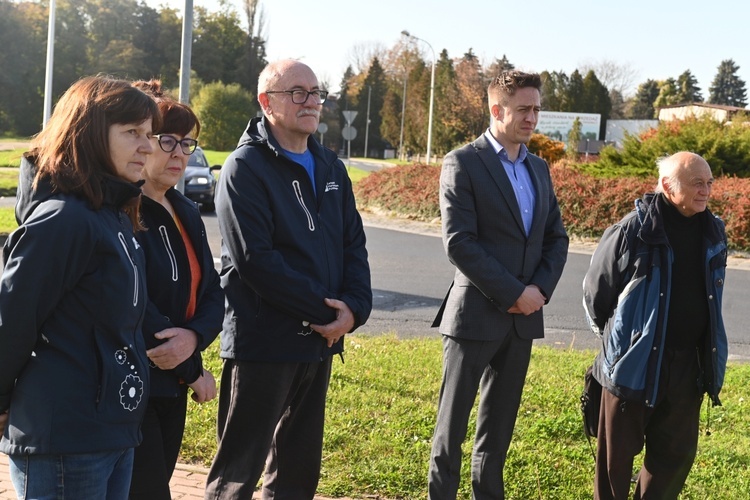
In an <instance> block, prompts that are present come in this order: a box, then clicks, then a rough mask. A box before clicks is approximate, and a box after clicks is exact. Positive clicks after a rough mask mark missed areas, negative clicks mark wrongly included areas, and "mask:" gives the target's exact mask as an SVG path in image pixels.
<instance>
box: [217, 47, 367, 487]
mask: <svg viewBox="0 0 750 500" xmlns="http://www.w3.org/2000/svg"><path fill="white" fill-rule="evenodd" d="M327 94H328V93H327V92H326V91H325V90H323V89H322V88H320V86H319V84H318V79H317V78H316V76H315V74H314V73H313V71H312V70H311V69H310V68H309V67H308V66H306V65H304V64H302V63H300V62H299V61H294V60H282V61H278V62H274V63H271V64H269V65H268V66H267V67H266V68H265V69H264V70H263V71H262V73H261V75H260V78H259V80H258V102H259V103H260V106H261V109H262V110H263V117H262V118H253V119H252V120H251V121H250V123H249V125H248V127H247V130H246V131H245V133H244V135H243V136H242V138H241V139H240V143H239V146H238V147H237V149H236V150H235V151H234V152H233V153H232V154H231V155H230V156H229V157H228V158H227V160H226V162H225V163H224V166H223V168H222V172H221V177H220V179H219V184H218V187H217V194H216V211H217V216H218V220H219V228H220V230H221V235H222V252H221V260H222V270H221V280H222V286H223V287H224V291H225V293H226V300H227V309H226V315H225V319H224V330H223V332H222V334H221V356H222V358H223V359H224V371H223V375H222V380H221V392H220V395H219V416H218V435H219V446H218V450H217V454H216V457H215V458H214V461H213V464H212V466H211V470H210V472H209V476H208V479H207V486H206V498H207V499H209V498H221V499H227V498H242V499H246V498H250V497H251V496H252V492H253V490H254V489H255V486H256V483H257V481H258V479H259V477H260V475H261V473H262V472H263V470H264V466H265V475H264V480H263V492H262V495H263V498H277V499H278V498H290V499H306V498H308V499H312V498H313V496H314V495H315V490H316V488H317V484H318V479H319V475H320V463H321V454H322V444H323V421H324V413H325V399H326V392H327V390H328V381H329V377H330V374H331V358H332V356H333V355H335V354H341V353H342V351H343V337H344V335H345V334H346V333H348V332H352V331H353V330H354V329H356V328H357V327H358V326H360V325H362V324H364V322H365V321H366V320H367V318H368V316H369V314H370V310H371V309H372V291H371V288H370V268H369V265H368V262H367V251H366V249H365V233H364V230H363V227H362V220H361V218H360V216H359V213H358V212H357V209H356V206H355V202H354V195H353V193H352V184H351V181H350V180H349V177H348V175H347V173H346V168H345V166H344V164H343V163H342V162H341V160H339V159H338V158H337V157H336V155H335V154H334V153H333V152H332V151H329V150H327V149H325V148H324V147H322V146H321V145H320V144H319V143H318V142H316V140H315V138H314V133H315V131H316V130H317V127H318V122H319V118H320V111H321V108H322V104H323V102H324V101H325V99H326V96H327Z"/></svg>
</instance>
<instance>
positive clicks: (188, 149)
mask: <svg viewBox="0 0 750 500" xmlns="http://www.w3.org/2000/svg"><path fill="white" fill-rule="evenodd" d="M154 137H155V138H156V140H157V141H159V147H160V148H161V150H162V151H164V152H165V153H171V152H172V151H174V150H175V149H177V144H179V145H180V149H181V150H182V152H183V153H184V154H186V155H191V154H193V151H195V148H197V147H198V141H197V140H196V139H182V140H181V141H180V140H178V139H177V137H175V136H173V135H169V134H156V135H154Z"/></svg>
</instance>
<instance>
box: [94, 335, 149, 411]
mask: <svg viewBox="0 0 750 500" xmlns="http://www.w3.org/2000/svg"><path fill="white" fill-rule="evenodd" d="M108 335H109V336H111V333H109V332H105V331H102V330H100V329H98V328H97V329H96V331H95V333H94V339H95V342H96V357H97V364H98V368H99V387H98V390H97V397H96V408H97V411H98V412H99V413H100V414H101V415H102V416H103V417H104V418H105V419H106V420H107V421H109V422H112V423H124V422H130V421H133V419H134V418H138V419H139V418H140V416H141V414H142V413H143V410H145V407H146V399H147V397H148V394H147V390H148V387H147V384H148V378H147V375H146V374H147V373H148V372H147V370H148V368H147V366H146V364H145V360H144V359H143V358H144V357H145V354H139V353H138V352H136V350H135V347H134V346H132V345H123V344H122V343H119V344H118V343H116V342H109V341H108V338H107V337H108ZM113 340H114V339H113Z"/></svg>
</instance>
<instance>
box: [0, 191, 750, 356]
mask: <svg viewBox="0 0 750 500" xmlns="http://www.w3.org/2000/svg"><path fill="white" fill-rule="evenodd" d="M14 201H15V200H14V199H13V198H9V199H1V198H0V206H2V205H8V206H12V205H13V203H14ZM203 220H204V222H205V224H206V233H207V235H208V238H209V243H210V245H211V251H212V252H213V254H214V257H215V260H216V262H217V266H218V257H219V255H220V254H221V236H220V234H219V228H218V223H217V221H216V215H215V214H213V213H210V214H209V213H204V214H203ZM365 220H366V227H365V231H366V233H367V238H368V243H367V247H368V251H369V260H370V266H371V268H372V285H373V294H374V301H373V302H374V308H373V312H372V314H371V316H370V320H369V321H368V322H367V324H366V325H364V326H363V327H361V328H360V329H359V330H357V331H358V332H359V333H368V334H381V333H383V332H395V333H396V334H397V335H399V336H400V337H414V336H425V335H426V336H431V335H434V336H436V335H438V333H437V330H436V329H434V328H430V323H431V322H432V319H433V318H434V317H435V313H436V312H437V310H438V307H439V306H440V302H441V301H442V299H443V297H444V295H445V292H446V291H447V289H448V286H449V285H450V283H451V280H452V279H453V268H452V266H451V265H450V263H449V262H448V260H447V258H446V257H445V254H444V252H443V248H442V243H441V241H440V238H438V237H436V236H435V235H425V234H415V233H413V232H411V229H408V230H391V229H386V228H384V227H383V226H380V227H376V226H377V224H375V225H372V224H370V223H368V222H367V217H365ZM389 226H390V225H389ZM433 232H434V231H433ZM589 253H590V250H589V251H586V250H583V251H578V252H571V253H570V255H569V257H568V262H567V264H566V266H565V270H564V272H563V275H562V278H561V280H560V284H559V285H558V287H557V290H556V291H555V294H554V296H553V297H552V301H551V302H550V304H549V305H547V306H545V308H544V315H545V326H546V333H545V337H546V338H545V339H544V340H543V341H538V343H544V344H551V345H556V346H559V347H572V348H588V349H596V348H598V345H597V341H596V338H595V337H594V336H593V335H592V334H591V333H589V330H588V326H587V324H586V321H585V318H584V316H583V309H582V307H581V282H582V281H583V275H584V274H585V273H586V270H587V269H588V264H589V258H590V256H589ZM745 260H746V261H747V259H745ZM748 264H750V262H744V263H743V264H742V268H743V269H736V268H730V269H729V270H728V271H727V284H726V289H725V292H724V321H725V324H726V328H727V335H728V337H729V342H730V350H729V352H730V359H737V360H745V361H750V328H748V327H747V304H750V265H748Z"/></svg>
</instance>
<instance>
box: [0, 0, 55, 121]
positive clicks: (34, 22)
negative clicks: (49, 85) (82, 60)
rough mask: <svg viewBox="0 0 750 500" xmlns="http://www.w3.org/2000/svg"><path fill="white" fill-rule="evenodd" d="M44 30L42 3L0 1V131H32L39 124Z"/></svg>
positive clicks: (41, 98)
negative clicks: (0, 90) (0, 48)
mask: <svg viewBox="0 0 750 500" xmlns="http://www.w3.org/2000/svg"><path fill="white" fill-rule="evenodd" d="M46 32H47V12H46V9H45V8H44V7H43V6H42V5H41V4H36V3H31V2H23V3H20V4H16V3H13V2H0V44H2V45H1V46H2V48H3V50H1V51H0V65H2V68H3V70H2V71H0V88H2V92H0V127H2V129H3V130H2V131H3V132H4V131H6V130H10V131H12V132H15V133H19V134H21V135H32V134H35V133H37V132H38V131H39V129H40V128H41V125H42V108H43V96H42V93H41V88H42V85H43V82H44V53H45V52H44V48H45V43H46V38H47V37H46ZM6 127H7V128H6Z"/></svg>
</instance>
